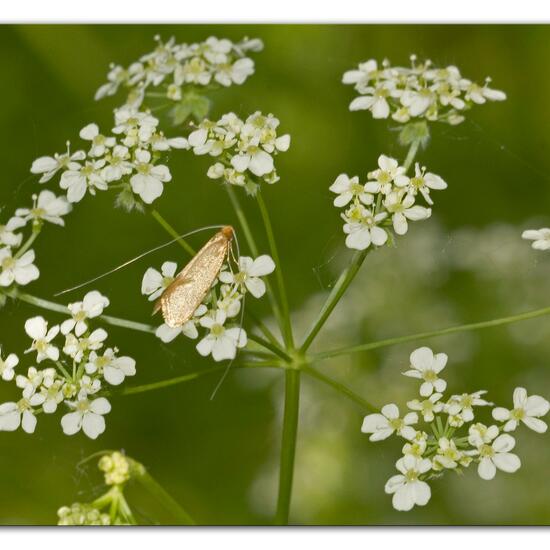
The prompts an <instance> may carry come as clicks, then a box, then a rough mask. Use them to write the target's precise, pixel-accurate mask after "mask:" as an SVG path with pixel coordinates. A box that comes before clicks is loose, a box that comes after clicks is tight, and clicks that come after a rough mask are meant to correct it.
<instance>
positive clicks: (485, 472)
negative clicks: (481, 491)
mask: <svg viewBox="0 0 550 550" xmlns="http://www.w3.org/2000/svg"><path fill="white" fill-rule="evenodd" d="M477 473H478V474H479V477H480V478H481V479H485V480H487V481H489V480H491V479H493V478H494V477H495V474H496V473H497V469H496V467H495V465H494V464H493V462H492V461H491V459H490V458H482V459H481V461H480V462H479V465H478V467H477Z"/></svg>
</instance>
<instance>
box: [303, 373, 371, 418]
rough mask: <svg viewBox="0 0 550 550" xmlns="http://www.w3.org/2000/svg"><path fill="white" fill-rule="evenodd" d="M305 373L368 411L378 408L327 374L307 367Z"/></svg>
mask: <svg viewBox="0 0 550 550" xmlns="http://www.w3.org/2000/svg"><path fill="white" fill-rule="evenodd" d="M303 370H304V372H305V373H306V374H308V375H309V376H311V377H312V378H316V379H317V380H319V381H320V382H323V383H324V384H327V385H328V386H330V387H331V388H333V389H335V390H336V391H337V392H339V393H341V394H343V395H345V396H346V397H349V398H350V399H351V400H352V401H354V402H355V403H357V404H358V405H359V406H360V407H361V408H363V409H365V410H366V411H370V412H376V411H378V409H377V408H376V407H375V406H374V405H372V404H371V403H369V402H368V401H366V400H365V399H363V398H362V397H361V396H360V395H357V394H356V393H355V392H353V391H352V390H350V389H349V388H348V387H347V386H344V384H341V383H340V382H337V381H336V380H334V379H332V378H329V377H328V376H326V375H324V374H321V373H320V372H319V371H317V370H315V369H313V368H311V367H308V368H305V369H303Z"/></svg>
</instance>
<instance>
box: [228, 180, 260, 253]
mask: <svg viewBox="0 0 550 550" xmlns="http://www.w3.org/2000/svg"><path fill="white" fill-rule="evenodd" d="M225 188H226V189H227V194H228V195H229V200H230V201H231V205H232V206H233V209H234V210H235V214H237V219H238V220H239V224H240V225H241V228H242V230H243V233H244V238H245V239H246V242H247V244H248V248H250V252H252V254H253V255H254V256H258V246H257V245H256V241H255V240H254V235H253V234H252V231H251V230H250V226H249V225H248V220H247V219H246V215H245V213H244V210H243V208H242V206H241V203H240V202H239V199H238V198H237V194H236V193H235V190H234V189H233V187H232V186H231V185H230V184H226V186H225Z"/></svg>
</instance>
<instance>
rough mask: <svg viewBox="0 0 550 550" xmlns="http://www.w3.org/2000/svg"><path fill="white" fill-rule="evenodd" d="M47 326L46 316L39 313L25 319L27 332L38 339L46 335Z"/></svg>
mask: <svg viewBox="0 0 550 550" xmlns="http://www.w3.org/2000/svg"><path fill="white" fill-rule="evenodd" d="M47 326H48V325H47V323H46V320H45V319H44V317H41V316H40V315H39V316H37V317H32V318H31V319H27V321H25V332H26V333H27V334H28V335H29V336H30V337H31V338H33V339H34V340H38V339H40V338H44V336H46V330H47Z"/></svg>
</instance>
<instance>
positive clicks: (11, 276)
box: [0, 247, 40, 286]
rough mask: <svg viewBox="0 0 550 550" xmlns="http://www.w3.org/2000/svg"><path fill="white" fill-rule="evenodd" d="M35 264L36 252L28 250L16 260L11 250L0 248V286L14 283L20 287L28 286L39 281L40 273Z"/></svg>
mask: <svg viewBox="0 0 550 550" xmlns="http://www.w3.org/2000/svg"><path fill="white" fill-rule="evenodd" d="M33 262H34V250H27V252H25V253H24V254H23V255H22V256H21V257H20V258H16V257H14V256H12V253H11V249H10V248H8V247H5V248H0V269H1V270H2V271H1V272H0V286H10V285H11V284H12V283H13V282H14V281H15V282H16V283H17V284H18V285H27V284H29V283H30V282H31V281H35V280H36V279H38V277H39V276H40V271H38V268H37V267H36V266H35V265H34V264H33Z"/></svg>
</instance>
